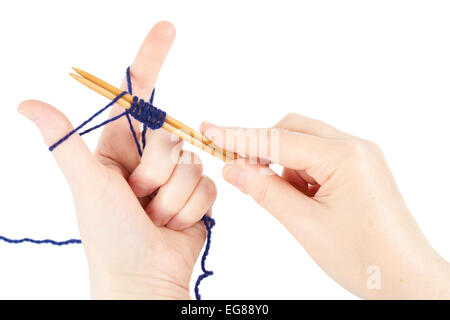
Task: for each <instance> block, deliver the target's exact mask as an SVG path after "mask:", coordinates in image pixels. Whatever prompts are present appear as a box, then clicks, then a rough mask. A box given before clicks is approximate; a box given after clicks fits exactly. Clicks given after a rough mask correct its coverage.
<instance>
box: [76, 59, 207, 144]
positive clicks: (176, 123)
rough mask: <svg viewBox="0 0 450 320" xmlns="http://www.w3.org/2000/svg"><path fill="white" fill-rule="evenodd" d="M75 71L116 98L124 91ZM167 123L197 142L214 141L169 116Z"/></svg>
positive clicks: (130, 99) (128, 99) (129, 98)
mask: <svg viewBox="0 0 450 320" xmlns="http://www.w3.org/2000/svg"><path fill="white" fill-rule="evenodd" d="M72 69H73V70H75V72H76V73H78V74H79V75H81V76H82V77H83V78H86V79H88V80H90V81H92V82H93V83H95V84H96V85H98V86H100V87H102V88H104V89H106V90H108V91H109V92H112V93H114V94H115V95H116V96H118V95H119V94H121V93H122V91H123V90H120V89H118V88H116V87H114V86H113V85H111V84H109V83H107V82H106V81H103V80H102V79H99V78H97V77H96V76H94V75H92V74H90V73H89V72H86V71H83V70H81V69H78V68H72ZM123 99H125V100H126V101H128V102H129V103H133V96H131V95H130V94H126V95H124V96H123ZM166 122H167V123H169V124H171V125H172V126H174V127H175V128H178V129H181V130H184V131H185V132H187V133H188V134H189V135H191V136H192V137H194V138H195V139H197V140H200V141H201V142H202V143H204V144H207V145H208V144H211V143H212V141H211V140H209V139H208V138H206V137H205V136H204V135H202V134H201V133H200V132H197V131H195V130H194V129H192V128H190V127H188V126H187V125H185V124H183V123H182V122H180V121H178V120H176V119H174V118H172V117H171V116H169V115H166Z"/></svg>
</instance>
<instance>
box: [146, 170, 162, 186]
mask: <svg viewBox="0 0 450 320" xmlns="http://www.w3.org/2000/svg"><path fill="white" fill-rule="evenodd" d="M142 181H144V183H145V184H148V185H156V186H158V187H159V186H162V185H163V184H165V183H166V182H167V178H166V177H164V176H163V175H162V174H159V173H157V172H155V171H154V170H149V169H148V168H146V169H144V170H142Z"/></svg>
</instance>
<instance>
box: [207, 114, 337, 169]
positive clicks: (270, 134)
mask: <svg viewBox="0 0 450 320" xmlns="http://www.w3.org/2000/svg"><path fill="white" fill-rule="evenodd" d="M200 130H201V132H202V133H203V134H204V135H206V136H207V137H208V138H209V139H211V140H212V141H213V142H214V143H215V144H216V145H218V146H221V147H222V148H223V149H226V150H228V151H233V152H237V153H240V154H243V155H246V156H247V157H248V158H250V159H252V158H253V159H266V160H269V161H270V162H273V163H278V164H280V165H282V166H284V167H287V168H290V169H295V170H308V169H311V168H313V167H317V166H320V165H321V164H323V163H326V162H327V161H328V160H329V159H330V157H331V158H332V157H333V155H332V154H333V152H336V151H337V149H338V148H337V146H336V144H335V143H334V142H333V141H331V140H329V139H326V138H323V137H317V136H313V135H309V134H304V133H301V132H295V131H289V130H286V129H282V128H267V129H258V128H237V127H220V126H216V125H214V124H212V123H209V122H203V123H202V125H201V128H200Z"/></svg>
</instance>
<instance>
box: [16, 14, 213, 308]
mask: <svg viewBox="0 0 450 320" xmlns="http://www.w3.org/2000/svg"><path fill="white" fill-rule="evenodd" d="M174 37H175V29H174V28H173V26H172V25H171V24H170V23H167V22H160V23H158V24H156V25H155V26H154V27H153V29H152V30H151V32H150V33H149V35H148V36H147V38H146V39H145V41H144V43H143V45H142V47H141V49H140V50H139V52H138V54H137V56H136V59H135V61H134V63H133V65H132V67H131V72H132V81H133V91H134V92H133V93H134V94H135V95H137V96H139V97H140V98H148V97H149V95H150V93H151V92H152V89H153V86H154V84H155V81H156V78H157V76H158V73H159V70H160V68H161V65H162V63H163V60H164V58H165V56H166V54H167V52H168V51H169V49H170V46H171V44H172V42H173V40H174ZM122 89H126V86H125V83H124V85H123V86H122ZM19 112H20V113H21V114H23V115H25V116H26V117H28V118H29V119H31V120H32V121H33V122H35V123H36V125H37V126H38V127H39V129H40V131H41V133H42V135H43V138H44V140H45V142H46V143H47V145H52V144H53V143H54V142H55V141H57V140H58V139H59V138H61V137H62V136H64V135H65V134H66V133H67V132H69V131H70V130H71V129H72V126H71V124H70V122H69V121H68V120H67V118H66V117H65V116H64V115H63V114H62V113H61V112H59V111H58V110H56V109H55V108H53V107H52V106H50V105H48V104H46V103H43V102H39V101H25V102H23V103H22V104H21V105H20V106H19ZM120 112H123V109H122V107H120V106H114V107H113V109H112V112H111V113H112V114H111V116H113V115H116V114H118V113H120ZM133 125H134V126H135V129H136V131H137V132H139V123H138V122H137V121H134V120H133ZM149 131H151V130H149ZM146 138H147V145H148V148H146V149H145V150H144V154H143V156H142V159H139V156H138V153H137V149H136V145H135V143H134V141H133V137H132V135H131V133H130V128H129V126H128V122H127V120H126V119H125V118H121V119H119V120H117V121H115V122H112V123H110V124H108V125H107V126H106V127H105V128H104V130H103V133H102V136H101V138H100V141H99V144H98V147H97V150H96V152H95V154H92V153H91V152H90V151H89V149H88V148H87V147H86V145H85V144H84V143H83V141H82V140H81V138H80V136H79V135H78V134H75V135H73V136H72V137H70V138H69V139H68V140H67V141H65V142H64V143H62V144H61V145H60V146H58V147H57V148H56V149H55V150H54V151H53V155H54V157H55V159H56V161H57V163H58V165H59V166H60V167H61V170H62V171H63V173H64V176H65V178H66V180H67V182H68V184H69V185H70V188H71V190H72V193H73V197H74V201H75V207H76V211H77V217H78V223H79V228H80V233H81V237H82V240H83V245H84V248H85V252H86V255H87V259H88V264H89V272H90V281H91V291H92V296H93V297H94V298H102V299H104V298H132V299H141V298H142V299H144V298H179V299H188V298H189V280H190V277H191V273H192V269H193V266H194V263H195V261H196V259H197V257H198V255H199V253H200V250H201V248H202V246H203V243H204V239H205V235H206V231H205V226H204V225H203V223H202V222H201V221H200V220H201V218H202V216H203V215H204V214H205V213H208V214H210V213H211V207H212V205H213V202H214V200H215V198H216V189H215V185H214V183H213V182H212V180H211V179H209V178H208V177H206V176H203V175H202V165H201V163H200V160H199V158H198V157H197V156H196V155H195V154H193V153H191V152H187V151H182V143H181V141H180V140H179V139H178V138H176V137H174V136H171V135H170V134H168V133H167V132H165V131H163V130H156V131H151V132H148V133H147V136H146Z"/></svg>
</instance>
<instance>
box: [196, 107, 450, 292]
mask: <svg viewBox="0 0 450 320" xmlns="http://www.w3.org/2000/svg"><path fill="white" fill-rule="evenodd" d="M201 130H202V132H203V133H204V134H205V135H206V136H208V137H209V138H210V139H211V140H212V141H213V142H214V143H215V144H217V145H219V146H222V147H223V148H224V149H227V150H229V151H234V152H238V153H241V154H245V155H247V156H248V157H250V158H258V159H260V160H261V159H267V160H269V161H270V162H276V163H279V164H280V165H282V166H283V167H284V171H283V174H282V176H278V175H277V174H275V173H274V172H273V171H272V170H270V168H269V167H268V165H262V164H261V163H258V164H248V163H242V161H235V162H231V163H228V164H227V165H226V166H225V167H224V169H223V176H224V178H225V179H226V180H227V181H228V182H230V183H231V184H233V185H234V186H236V187H238V188H239V189H240V190H241V191H242V192H244V193H247V194H249V195H251V196H252V197H253V198H254V200H255V201H256V202H258V203H259V204H260V205H261V206H262V207H264V208H265V209H266V210H267V211H269V212H270V213H272V214H273V215H274V216H275V217H276V218H277V219H278V220H279V221H280V222H281V223H282V224H283V225H284V226H285V227H286V228H287V229H288V230H289V231H290V232H291V233H292V234H293V236H294V237H295V238H296V239H297V240H298V241H299V242H300V243H301V244H302V245H303V247H304V248H305V249H306V250H307V251H308V253H309V254H310V255H311V256H312V258H313V259H314V260H315V261H316V262H317V263H318V264H319V266H320V267H321V268H322V269H323V270H324V271H325V272H326V273H327V274H328V275H329V276H330V277H332V278H333V279H334V280H336V281H337V282H338V283H340V284H341V285H342V286H343V287H344V288H346V289H348V290H349V291H351V292H352V293H354V294H356V295H358V296H360V297H363V298H383V299H389V298H393V299H399V298H400V299H402V298H411V299H421V298H445V297H447V298H450V266H449V264H448V263H447V262H446V261H445V260H444V259H442V258H441V257H440V256H439V255H438V254H437V253H436V252H435V251H434V250H433V248H432V247H431V246H430V245H429V243H428V242H427V240H426V239H425V237H424V235H423V234H422V232H421V231H420V229H419V227H418V226H417V224H416V222H415V221H414V219H413V217H412V216H411V214H410V212H409V210H408V208H407V206H406V204H405V202H404V201H403V199H402V196H401V194H400V192H399V190H398V189H397V186H396V184H395V181H394V179H393V177H392V175H391V172H390V170H389V167H388V165H387V163H386V161H385V159H384V157H383V154H382V152H381V151H380V149H379V148H378V147H377V146H376V145H375V144H373V143H371V142H368V141H365V140H362V139H359V138H356V137H353V136H351V135H348V134H346V133H344V132H341V131H339V130H337V129H335V128H333V127H331V126H329V125H327V124H325V123H322V122H320V121H317V120H313V119H309V118H306V117H303V116H300V115H297V114H289V115H287V116H286V117H284V118H283V119H282V120H281V121H280V122H279V123H278V124H277V125H275V127H274V128H271V129H242V128H229V127H228V128H227V127H219V126H216V125H213V124H211V123H207V122H204V123H203V124H202V126H201ZM251 137H255V139H253V141H252V139H251ZM261 137H267V139H261ZM263 140H264V141H263ZM234 141H240V142H242V141H245V143H240V144H238V145H233V143H234ZM265 142H270V143H268V144H267V146H264V143H265ZM256 146H257V147H256ZM265 151H267V152H265ZM268 173H270V174H268ZM370 273H372V274H370ZM373 276H375V277H379V279H375V278H374V279H371V278H370V277H373ZM372 280H374V282H373V283H371V281H372Z"/></svg>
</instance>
